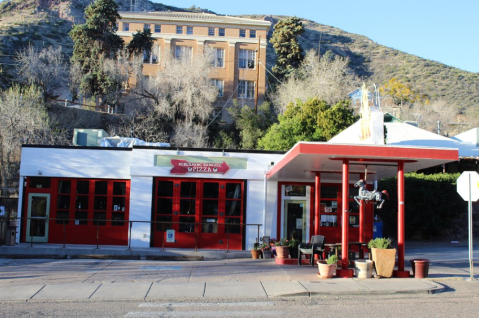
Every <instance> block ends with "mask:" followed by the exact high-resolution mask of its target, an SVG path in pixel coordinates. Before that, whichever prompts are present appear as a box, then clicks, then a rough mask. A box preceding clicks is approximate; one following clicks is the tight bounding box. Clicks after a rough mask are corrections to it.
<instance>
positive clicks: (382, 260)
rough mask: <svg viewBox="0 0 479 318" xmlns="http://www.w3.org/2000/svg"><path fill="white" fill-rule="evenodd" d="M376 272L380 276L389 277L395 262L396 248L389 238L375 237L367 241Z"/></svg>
mask: <svg viewBox="0 0 479 318" xmlns="http://www.w3.org/2000/svg"><path fill="white" fill-rule="evenodd" d="M368 248H369V249H370V251H371V255H372V259H373V261H374V267H375V269H376V274H377V275H378V276H380V277H391V276H392V275H393V271H394V266H395V264H396V249H395V248H393V247H392V244H391V240H390V239H388V238H384V237H378V238H375V239H373V240H371V241H369V243H368Z"/></svg>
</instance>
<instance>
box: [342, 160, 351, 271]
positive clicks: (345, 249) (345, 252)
mask: <svg viewBox="0 0 479 318" xmlns="http://www.w3.org/2000/svg"><path fill="white" fill-rule="evenodd" d="M342 199H343V211H342V213H341V214H342V222H341V223H342V224H341V225H342V233H341V245H342V246H341V259H342V266H341V267H342V269H344V270H346V269H348V263H349V244H348V241H349V214H348V211H349V160H347V159H344V160H343V197H342Z"/></svg>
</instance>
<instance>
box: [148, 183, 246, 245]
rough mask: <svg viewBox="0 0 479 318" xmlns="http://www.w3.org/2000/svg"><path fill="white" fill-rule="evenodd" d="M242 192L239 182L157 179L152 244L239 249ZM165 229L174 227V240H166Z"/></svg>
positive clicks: (242, 187) (242, 206)
mask: <svg viewBox="0 0 479 318" xmlns="http://www.w3.org/2000/svg"><path fill="white" fill-rule="evenodd" d="M243 193H244V183H243V181H235V180H214V179H175V178H161V179H160V178H158V179H157V180H156V198H155V201H156V202H155V208H154V218H153V219H154V221H156V222H157V223H156V224H155V225H154V226H153V228H154V241H153V245H154V246H156V247H161V246H163V245H164V246H165V247H180V248H194V247H195V246H197V247H198V248H206V249H208V248H209V249H227V248H228V249H235V250H241V249H242V238H243V234H242V233H243V231H244V230H243V226H241V225H240V224H242V223H243V214H244V213H243V211H244V202H243V201H244V200H243ZM190 222H191V223H190ZM194 223H196V226H195V224H194ZM167 229H173V230H175V239H176V241H175V242H174V243H169V242H166V239H165V235H166V230H167Z"/></svg>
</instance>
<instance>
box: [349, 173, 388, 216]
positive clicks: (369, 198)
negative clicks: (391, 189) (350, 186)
mask: <svg viewBox="0 0 479 318" xmlns="http://www.w3.org/2000/svg"><path fill="white" fill-rule="evenodd" d="M354 187H356V188H358V187H359V195H355V196H354V200H355V201H356V202H357V203H358V204H361V202H360V201H359V200H363V201H364V202H366V203H376V205H377V207H378V209H380V208H382V207H383V204H384V201H386V200H389V193H388V192H387V191H386V190H383V191H381V192H379V191H377V190H373V191H368V190H366V182H365V181H364V180H363V179H361V180H359V181H358V182H356V183H355V184H354Z"/></svg>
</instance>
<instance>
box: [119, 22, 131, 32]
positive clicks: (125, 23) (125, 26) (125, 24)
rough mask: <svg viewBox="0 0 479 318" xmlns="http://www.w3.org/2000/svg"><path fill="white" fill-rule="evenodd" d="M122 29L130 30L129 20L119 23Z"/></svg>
mask: <svg viewBox="0 0 479 318" xmlns="http://www.w3.org/2000/svg"><path fill="white" fill-rule="evenodd" d="M121 29H122V31H125V32H129V31H130V22H123V23H122V25H121Z"/></svg>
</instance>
